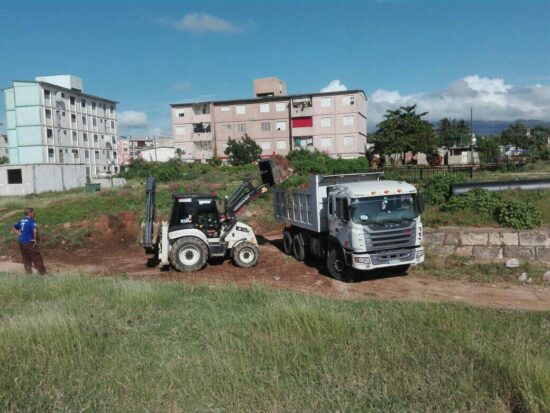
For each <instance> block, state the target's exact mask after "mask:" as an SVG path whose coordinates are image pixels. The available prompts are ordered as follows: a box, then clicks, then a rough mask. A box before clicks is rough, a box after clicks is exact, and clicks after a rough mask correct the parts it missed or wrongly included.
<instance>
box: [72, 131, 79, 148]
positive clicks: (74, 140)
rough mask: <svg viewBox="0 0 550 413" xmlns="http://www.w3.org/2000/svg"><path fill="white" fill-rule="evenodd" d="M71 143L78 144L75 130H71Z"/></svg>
mask: <svg viewBox="0 0 550 413" xmlns="http://www.w3.org/2000/svg"><path fill="white" fill-rule="evenodd" d="M73 145H78V138H77V137H76V132H73Z"/></svg>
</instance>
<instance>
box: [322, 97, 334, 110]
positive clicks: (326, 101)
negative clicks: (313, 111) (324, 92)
mask: <svg viewBox="0 0 550 413" xmlns="http://www.w3.org/2000/svg"><path fill="white" fill-rule="evenodd" d="M331 106H332V98H331V97H324V98H321V107H322V108H330V107H331Z"/></svg>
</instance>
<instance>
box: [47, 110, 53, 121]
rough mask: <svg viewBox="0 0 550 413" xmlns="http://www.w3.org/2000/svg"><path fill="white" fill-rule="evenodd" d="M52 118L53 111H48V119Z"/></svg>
mask: <svg viewBox="0 0 550 413" xmlns="http://www.w3.org/2000/svg"><path fill="white" fill-rule="evenodd" d="M51 118H52V111H51V110H50V109H46V119H51Z"/></svg>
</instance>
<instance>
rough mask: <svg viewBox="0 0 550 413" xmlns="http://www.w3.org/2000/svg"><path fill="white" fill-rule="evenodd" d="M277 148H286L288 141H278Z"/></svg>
mask: <svg viewBox="0 0 550 413" xmlns="http://www.w3.org/2000/svg"><path fill="white" fill-rule="evenodd" d="M277 149H286V141H277Z"/></svg>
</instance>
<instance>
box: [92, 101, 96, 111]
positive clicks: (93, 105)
mask: <svg viewBox="0 0 550 413" xmlns="http://www.w3.org/2000/svg"><path fill="white" fill-rule="evenodd" d="M92 110H95V102H92Z"/></svg>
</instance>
